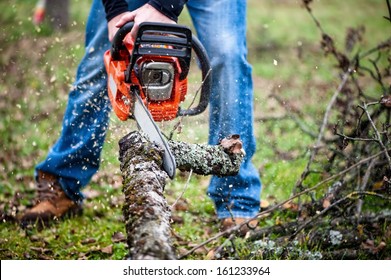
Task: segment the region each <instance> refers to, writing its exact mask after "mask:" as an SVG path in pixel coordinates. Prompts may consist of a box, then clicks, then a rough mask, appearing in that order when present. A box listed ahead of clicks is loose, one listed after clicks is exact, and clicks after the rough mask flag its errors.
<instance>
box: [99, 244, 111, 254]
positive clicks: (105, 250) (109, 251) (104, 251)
mask: <svg viewBox="0 0 391 280" xmlns="http://www.w3.org/2000/svg"><path fill="white" fill-rule="evenodd" d="M101 251H102V252H103V253H106V254H109V255H112V254H113V245H109V246H107V247H104V248H102V249H101Z"/></svg>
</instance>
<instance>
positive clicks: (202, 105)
mask: <svg viewBox="0 0 391 280" xmlns="http://www.w3.org/2000/svg"><path fill="white" fill-rule="evenodd" d="M192 49H193V50H194V52H195V53H196V55H197V57H198V60H199V65H200V68H201V75H202V84H201V95H200V100H199V102H198V105H197V106H196V107H193V108H189V109H185V110H184V109H182V108H179V110H178V116H194V115H198V114H201V113H202V112H203V111H205V109H206V107H208V103H209V98H210V92H211V81H212V76H211V70H212V68H211V67H210V62H209V58H208V55H207V53H206V50H205V48H204V46H203V45H202V44H201V42H200V41H199V40H198V38H197V37H195V36H194V35H193V36H192Z"/></svg>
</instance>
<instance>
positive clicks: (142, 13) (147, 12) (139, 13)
mask: <svg viewBox="0 0 391 280" xmlns="http://www.w3.org/2000/svg"><path fill="white" fill-rule="evenodd" d="M129 21H133V22H134V27H133V28H132V31H131V32H130V34H131V36H132V38H136V35H137V30H138V27H139V25H140V23H142V22H145V21H149V22H163V23H175V21H173V20H172V19H170V18H168V17H166V16H165V15H164V14H162V13H161V12H159V11H158V10H156V9H155V8H154V7H152V6H151V5H149V4H145V5H144V6H141V7H140V8H138V9H137V10H134V11H133V12H126V13H122V14H120V15H118V16H116V17H114V18H113V19H111V20H110V21H109V22H108V28H109V40H110V41H112V40H113V38H114V35H115V33H116V32H117V30H118V29H119V28H120V27H122V26H123V25H124V24H125V23H127V22H129Z"/></svg>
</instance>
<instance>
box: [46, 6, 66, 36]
mask: <svg viewBox="0 0 391 280" xmlns="http://www.w3.org/2000/svg"><path fill="white" fill-rule="evenodd" d="M46 14H47V20H48V22H49V23H50V24H51V26H52V27H53V28H54V29H56V30H65V29H67V28H68V26H69V0H46Z"/></svg>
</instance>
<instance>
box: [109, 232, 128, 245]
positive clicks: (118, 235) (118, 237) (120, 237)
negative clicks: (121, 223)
mask: <svg viewBox="0 0 391 280" xmlns="http://www.w3.org/2000/svg"><path fill="white" fill-rule="evenodd" d="M111 241H113V242H114V243H119V242H125V241H126V236H125V235H124V234H123V233H122V232H114V234H113V235H112V236H111Z"/></svg>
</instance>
